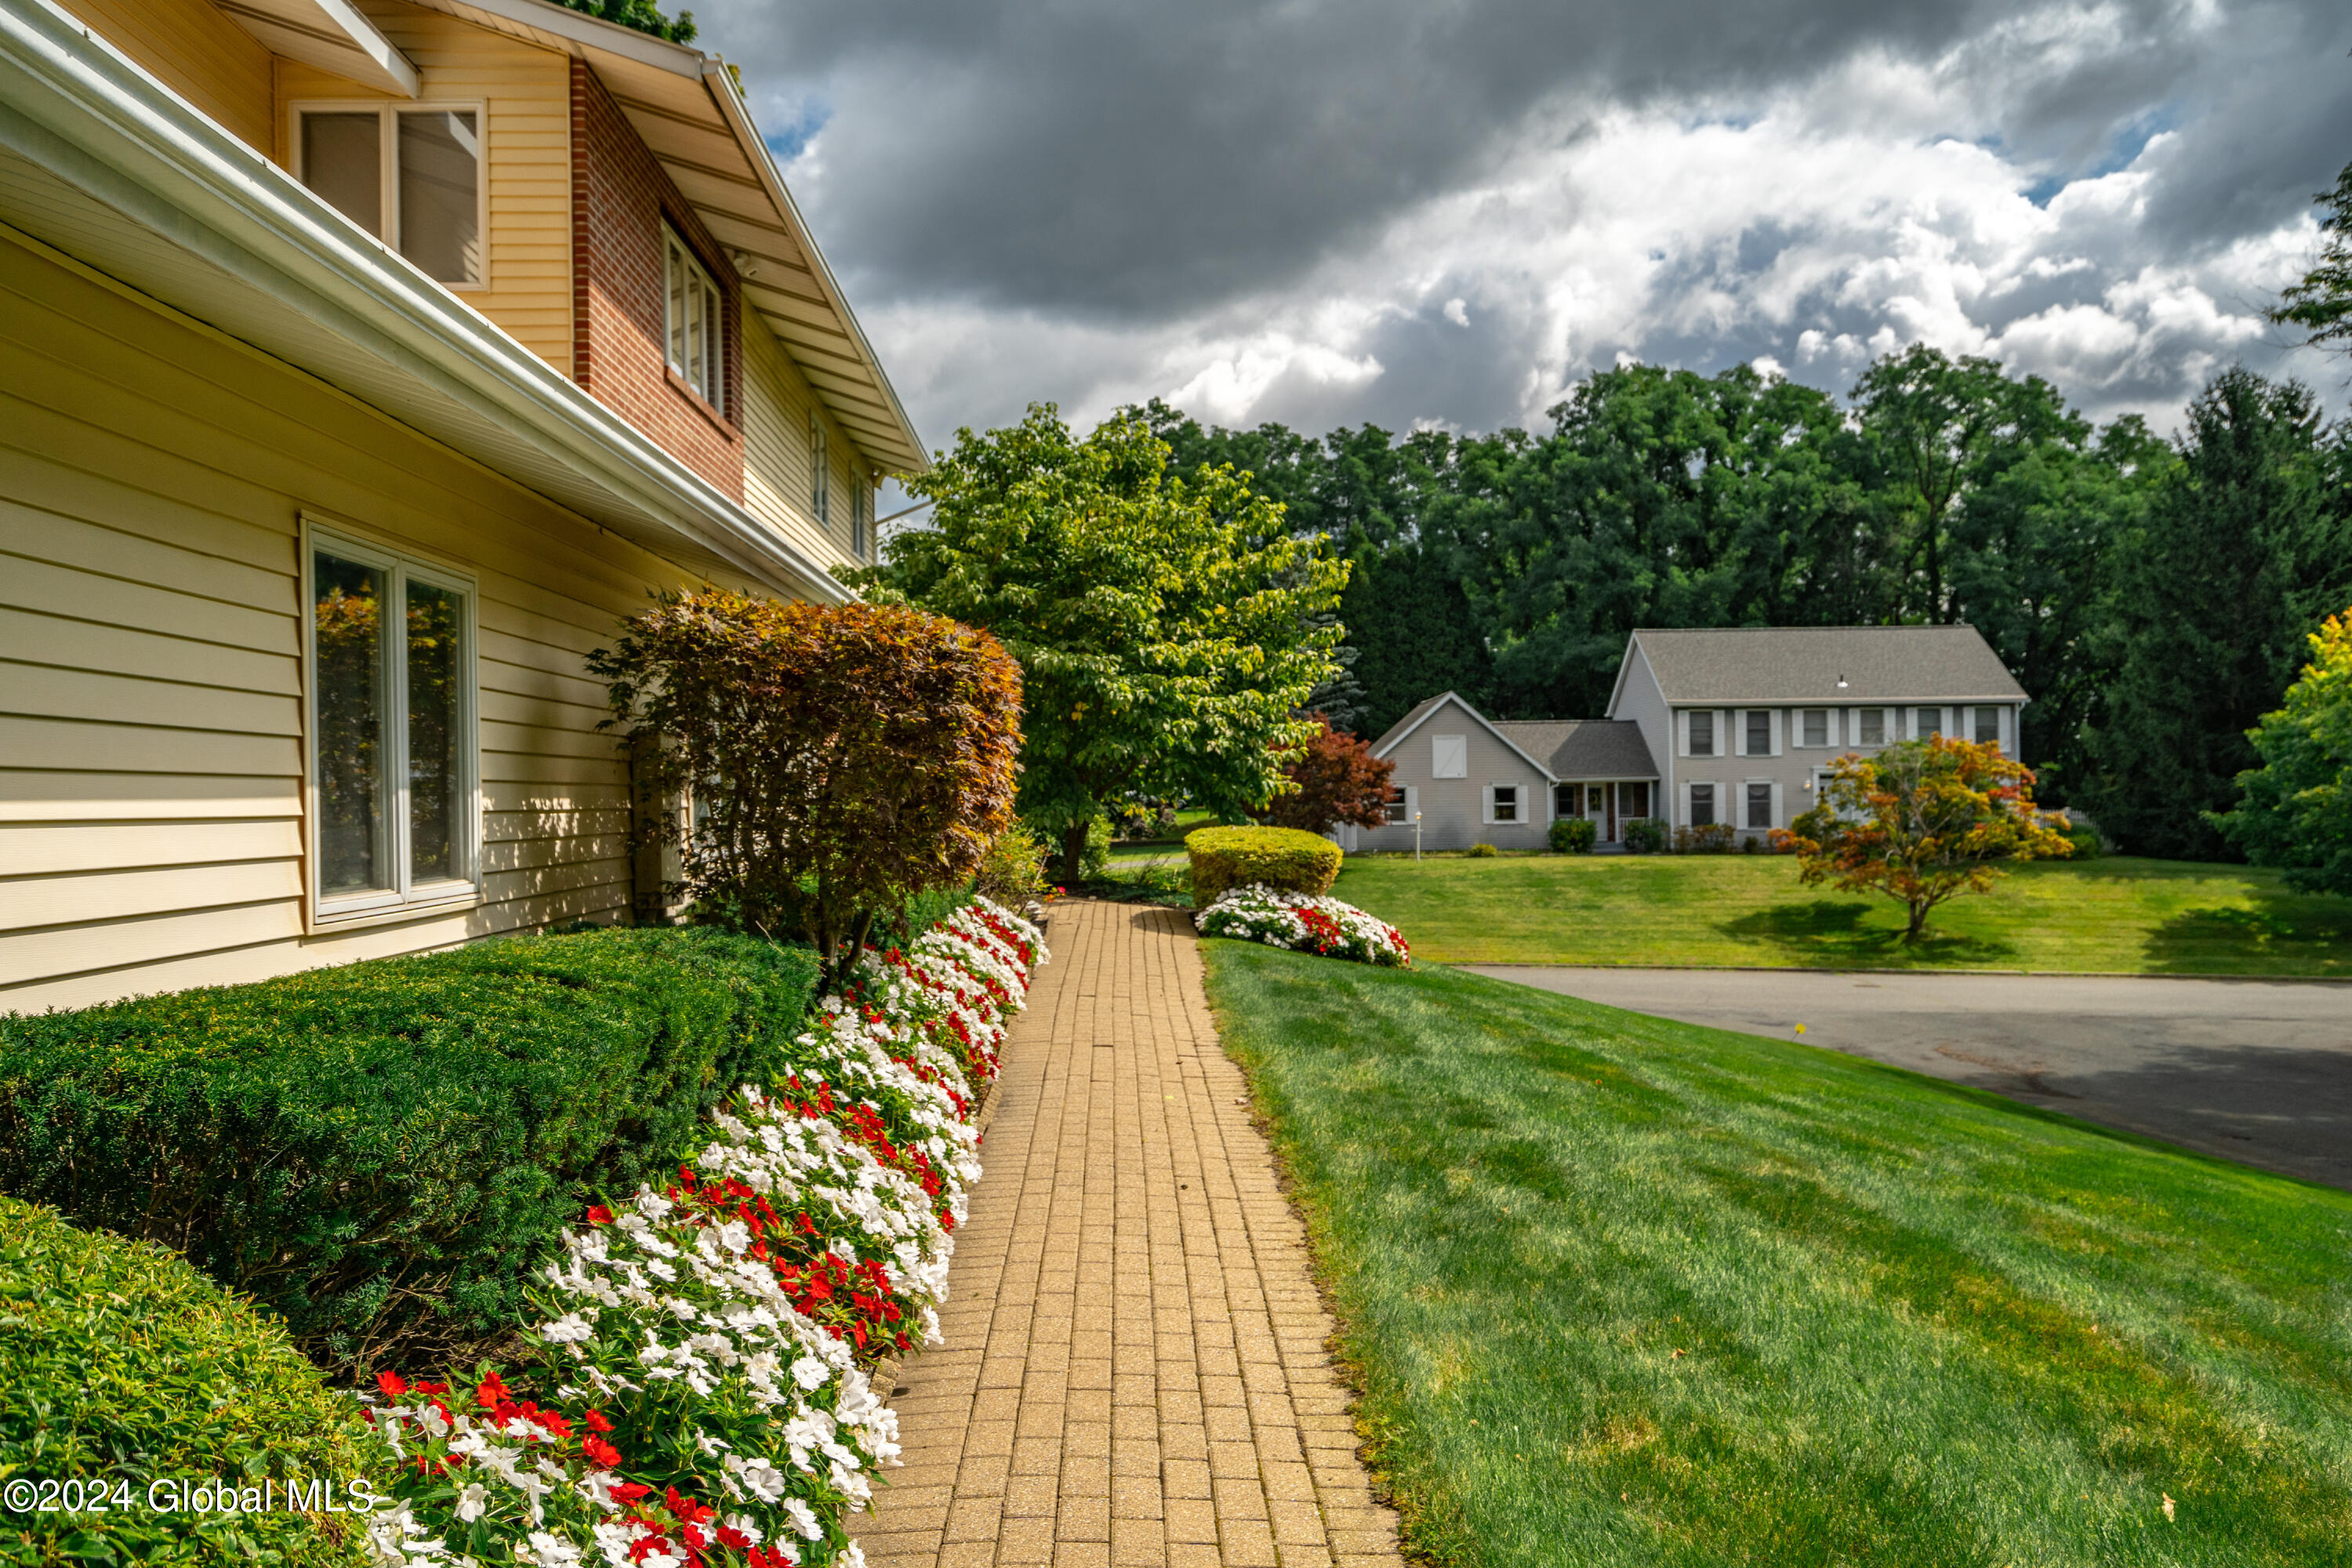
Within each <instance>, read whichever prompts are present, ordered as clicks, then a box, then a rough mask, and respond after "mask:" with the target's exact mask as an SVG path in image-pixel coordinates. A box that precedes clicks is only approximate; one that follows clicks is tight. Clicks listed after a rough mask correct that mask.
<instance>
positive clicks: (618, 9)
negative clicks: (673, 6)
mask: <svg viewBox="0 0 2352 1568" xmlns="http://www.w3.org/2000/svg"><path fill="white" fill-rule="evenodd" d="M555 3H556V4H557V5H561V6H562V7H563V8H564V9H565V10H567V11H582V12H585V13H586V14H587V15H589V16H597V17H601V18H603V19H604V21H607V22H618V23H619V24H620V25H621V26H624V27H635V29H636V30H637V31H638V32H640V33H651V34H652V35H653V36H654V37H656V38H667V39H668V40H669V41H670V42H671V43H673V44H690V43H692V42H694V13H693V12H691V11H680V12H679V13H678V14H677V19H676V20H675V21H673V20H672V19H670V18H669V17H667V16H663V15H662V13H661V7H660V6H659V5H656V4H654V0H555Z"/></svg>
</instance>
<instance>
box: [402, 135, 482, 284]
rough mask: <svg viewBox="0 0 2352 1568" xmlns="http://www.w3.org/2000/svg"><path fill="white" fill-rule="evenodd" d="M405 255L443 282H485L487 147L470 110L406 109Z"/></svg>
mask: <svg viewBox="0 0 2352 1568" xmlns="http://www.w3.org/2000/svg"><path fill="white" fill-rule="evenodd" d="M395 118H396V119H397V120H398V121H400V150H399V153H400V155H399V158H398V161H397V163H398V168H399V172H400V253H401V254H402V255H403V256H405V257H406V258H408V259H409V260H411V261H414V262H415V263H416V265H417V266H419V267H421V268H424V269H425V275H426V276H427V277H430V278H436V279H440V280H441V281H442V282H444V283H478V282H480V281H481V278H482V243H481V240H482V237H481V226H482V188H481V182H482V147H481V142H480V141H479V139H478V137H476V135H475V134H474V114H473V111H472V110H457V109H426V110H404V111H402V112H401V113H399V114H398V115H397V116H395Z"/></svg>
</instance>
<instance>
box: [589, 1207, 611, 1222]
mask: <svg viewBox="0 0 2352 1568" xmlns="http://www.w3.org/2000/svg"><path fill="white" fill-rule="evenodd" d="M588 1223H589V1224H590V1225H610V1224H612V1223H613V1211H612V1210H611V1209H608V1208H606V1207H605V1206H604V1205H603V1204H591V1205H588Z"/></svg>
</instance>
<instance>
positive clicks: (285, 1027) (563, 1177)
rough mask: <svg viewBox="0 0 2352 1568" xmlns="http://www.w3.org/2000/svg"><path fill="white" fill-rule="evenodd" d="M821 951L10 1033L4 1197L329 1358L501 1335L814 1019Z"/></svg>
mask: <svg viewBox="0 0 2352 1568" xmlns="http://www.w3.org/2000/svg"><path fill="white" fill-rule="evenodd" d="M815 978H816V965H815V963H814V959H813V958H812V956H811V955H810V954H809V953H808V952H805V951H804V950H801V949H795V948H785V947H780V946H778V945H776V944H775V943H772V942H766V941H762V940H761V939H759V938H756V937H747V936H740V935H735V934H731V933H729V932H724V931H713V930H709V929H696V928H689V929H683V930H646V931H640V930H604V931H590V932H583V933H580V934H577V935H567V936H532V937H519V938H512V939H509V940H506V941H502V942H482V943H477V944H474V945H471V946H467V947H464V948H460V949H457V950H456V951H454V952H443V953H436V954H433V955H430V956H428V957H423V958H408V959H379V960H373V961H370V962H367V963H356V964H351V965H347V966H344V967H341V968H336V969H324V970H315V971H312V972H310V973H305V974H295V975H289V976H286V977H285V978H283V979H278V980H270V981H264V982H261V983H259V984H251V985H236V986H226V987H220V988H215V989H210V990H202V991H185V992H180V993H178V994H172V995H163V996H150V997H142V998H140V999H137V1000H134V1001H130V1002H121V1003H116V1004H113V1005H108V1006H103V1007H93V1008H89V1009H87V1010H85V1011H81V1012H76V1013H51V1014H47V1015H44V1016H10V1017H0V1192H7V1193H10V1194H15V1195H16V1196H19V1197H23V1198H26V1199H30V1200H33V1201H37V1202H40V1203H46V1204H49V1205H54V1206H55V1207H56V1208H58V1210H59V1211H60V1212H62V1213H64V1214H65V1215H67V1216H68V1217H69V1218H71V1219H72V1220H74V1222H75V1223H77V1224H80V1225H87V1226H104V1227H106V1228H107V1229H110V1230H117V1231H121V1232H122V1233H123V1234H124V1235H127V1236H133V1237H141V1238H142V1239H146V1240H152V1241H159V1242H162V1243H163V1244H165V1245H167V1246H169V1247H174V1248H177V1249H179V1250H181V1251H183V1252H184V1253H186V1254H187V1256H188V1258H189V1260H190V1261H191V1262H192V1263H194V1264H195V1265H196V1267H197V1268H201V1269H202V1270H204V1271H205V1273H206V1274H209V1275H211V1276H212V1278H213V1279H215V1280H217V1281H219V1282H220V1283H222V1284H223V1285H226V1286H227V1287H229V1288H230V1289H236V1290H238V1291H242V1292H246V1293H248V1294H250V1295H251V1296H253V1297H254V1298H255V1299H256V1300H258V1301H259V1302H260V1303H261V1304H262V1305H263V1306H265V1307H268V1309H270V1310H274V1311H276V1312H278V1314H279V1315H281V1316H282V1317H284V1318H285V1320H286V1321H287V1323H288V1325H289V1330H290V1331H291V1332H292V1334H293V1337H294V1340H295V1342H296V1343H297V1344H298V1345H299V1346H300V1347H301V1349H302V1350H303V1351H304V1352H306V1353H308V1354H309V1355H310V1356H311V1357H312V1358H313V1359H314V1360H317V1361H319V1362H320V1363H322V1364H326V1365H329V1366H347V1367H351V1368H353V1369H355V1370H361V1371H364V1370H365V1369H366V1368H367V1367H369V1366H370V1365H373V1364H376V1363H379V1362H380V1361H381V1360H382V1359H383V1358H387V1357H390V1356H394V1355H396V1356H398V1357H399V1358H400V1359H402V1360H404V1361H405V1362H407V1363H409V1364H410V1365H427V1364H431V1363H433V1362H434V1361H435V1360H436V1359H437V1358H440V1357H443V1356H446V1355H448V1354H452V1353H455V1352H458V1351H461V1350H465V1349H470V1348H473V1347H476V1346H478V1345H480V1344H481V1343H483V1342H485V1341H487V1340H488V1339H489V1338H490V1337H492V1336H494V1335H496V1334H498V1333H499V1331H501V1330H502V1329H503V1327H504V1326H505V1325H506V1324H508V1323H510V1322H512V1321H514V1320H515V1318H516V1315H517V1313H518V1312H519V1311H520V1308H521V1304H522V1289H523V1285H524V1278H525V1272H526V1270H527V1269H528V1268H530V1266H531V1264H532V1261H533V1260H534V1259H535V1258H538V1257H540V1256H541V1255H542V1254H543V1253H544V1251H545V1250H546V1248H547V1247H550V1246H551V1245H552V1243H553V1241H554V1239H555V1237H556V1236H557V1235H558V1233H559V1232H560V1231H561V1230H562V1227H563V1226H565V1225H566V1224H568V1223H571V1222H573V1221H576V1220H577V1219H578V1218H579V1217H580V1215H581V1213H582V1211H583V1207H584V1205H585V1204H586V1202H587V1195H588V1194H589V1193H591V1192H592V1191H593V1192H600V1193H602V1192H615V1191H617V1192H626V1191H629V1190H631V1189H632V1188H634V1187H635V1185H636V1184H637V1183H638V1181H639V1180H640V1179H641V1178H643V1177H646V1176H648V1175H651V1174H652V1173H654V1172H655V1171H656V1170H657V1169H658V1168H659V1167H661V1166H662V1165H664V1164H665V1163H667V1161H669V1160H671V1159H673V1158H675V1157H676V1156H677V1154H678V1153H679V1152H680V1151H681V1150H682V1149H684V1148H685V1147H686V1146H687V1145H688V1144H689V1143H690V1142H692V1140H693V1139H694V1137H695V1136H696V1132H697V1129H698V1125H699V1123H700V1121H701V1119H702V1116H703V1114H704V1112H705V1111H706V1110H709V1108H710V1107H711V1106H712V1105H713V1104H715V1103H716V1102H717V1101H718V1100H719V1097H720V1096H721V1095H722V1094H723V1093H724V1092H725V1091H727V1090H729V1089H733V1088H735V1087H736V1086H737V1085H739V1084H741V1083H743V1082H744V1081H745V1080H747V1079H758V1080H761V1081H765V1080H766V1079H767V1078H768V1076H769V1073H770V1069H771V1068H772V1067H773V1066H774V1065H775V1064H776V1063H777V1062H778V1061H780V1060H781V1059H782V1057H781V1052H782V1049H783V1048H784V1047H786V1046H787V1045H788V1044H789V1042H790V1041H791V1039H792V1038H793V1035H794V1034H795V1033H797V1032H798V1031H799V1030H800V1028H801V1027H802V1025H803V1018H804V1016H805V1015H806V1013H807V1009H808V1005H809V1000H810V996H811V994H812V992H813V990H814V984H815Z"/></svg>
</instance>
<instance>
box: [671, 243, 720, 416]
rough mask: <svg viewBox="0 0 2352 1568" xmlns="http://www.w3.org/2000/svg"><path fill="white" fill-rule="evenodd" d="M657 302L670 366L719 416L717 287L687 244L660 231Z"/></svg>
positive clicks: (718, 312) (718, 314)
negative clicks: (660, 247)
mask: <svg viewBox="0 0 2352 1568" xmlns="http://www.w3.org/2000/svg"><path fill="white" fill-rule="evenodd" d="M662 301H663V303H662V331H663V337H664V341H665V342H667V345H668V347H667V350H666V351H665V352H666V353H667V355H668V358H669V368H670V369H671V370H673V371H675V372H677V377H678V379H679V380H681V381H683V382H685V383H686V384H687V385H688V386H690V387H692V388H694V390H695V392H696V393H697V394H698V395H699V396H700V397H701V399H702V401H703V402H705V403H708V404H709V405H710V406H711V407H713V408H716V409H719V411H720V412H722V413H724V412H725V405H723V404H722V403H721V401H720V400H721V399H722V398H724V397H725V396H726V395H727V383H726V378H725V375H724V374H723V372H724V364H725V359H724V355H723V353H722V352H721V351H722V349H723V348H724V346H725V344H726V317H725V315H724V314H723V313H722V311H721V310H720V308H719V285H718V284H716V283H713V282H712V281H711V280H710V274H709V271H707V270H706V269H705V268H704V267H703V265H702V263H701V262H699V261H698V260H696V259H695V257H694V252H693V251H691V250H688V248H687V247H686V242H685V241H684V240H682V239H680V238H678V237H677V235H676V234H675V233H673V232H671V231H670V230H669V229H667V228H664V229H663V230H662Z"/></svg>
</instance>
